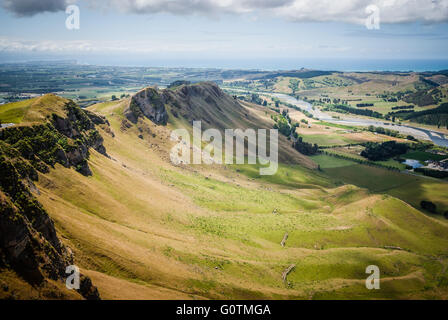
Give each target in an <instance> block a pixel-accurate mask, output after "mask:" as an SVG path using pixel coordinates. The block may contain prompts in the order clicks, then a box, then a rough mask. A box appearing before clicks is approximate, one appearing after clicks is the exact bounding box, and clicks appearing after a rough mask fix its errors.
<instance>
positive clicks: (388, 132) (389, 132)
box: [367, 126, 400, 137]
mask: <svg viewBox="0 0 448 320" xmlns="http://www.w3.org/2000/svg"><path fill="white" fill-rule="evenodd" d="M367 131H370V132H376V133H379V134H384V135H386V136H389V137H399V136H400V133H399V132H398V131H395V130H390V129H387V128H383V127H375V126H368V127H367Z"/></svg>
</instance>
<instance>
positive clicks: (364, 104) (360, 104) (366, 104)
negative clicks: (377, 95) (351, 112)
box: [356, 103, 374, 108]
mask: <svg viewBox="0 0 448 320" xmlns="http://www.w3.org/2000/svg"><path fill="white" fill-rule="evenodd" d="M356 106H357V107H358V108H364V107H373V106H374V104H373V103H358V104H357V105H356Z"/></svg>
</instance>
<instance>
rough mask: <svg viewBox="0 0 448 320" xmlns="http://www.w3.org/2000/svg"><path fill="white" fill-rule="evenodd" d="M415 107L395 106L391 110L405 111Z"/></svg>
mask: <svg viewBox="0 0 448 320" xmlns="http://www.w3.org/2000/svg"><path fill="white" fill-rule="evenodd" d="M414 108H415V106H413V105H412V104H411V105H409V106H396V107H392V110H405V109H414Z"/></svg>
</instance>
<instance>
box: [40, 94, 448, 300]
mask: <svg viewBox="0 0 448 320" xmlns="http://www.w3.org/2000/svg"><path fill="white" fill-rule="evenodd" d="M175 90H181V89H180V88H178V89H175ZM174 94H175V95H176V94H179V93H176V92H174ZM200 96H203V97H204V95H203V92H202V93H200ZM200 96H199V95H198V96H195V97H194V99H193V98H192V99H191V100H190V103H188V104H185V105H184V106H181V108H180V109H181V112H178V115H179V117H174V116H173V113H172V112H173V110H176V109H174V108H175V107H174V106H173V105H170V104H167V105H166V108H167V110H168V113H169V121H168V124H167V125H166V126H160V125H155V124H154V123H152V122H151V121H149V120H148V119H145V118H142V119H139V120H138V122H137V123H136V124H130V123H127V122H126V117H125V116H124V111H125V109H126V108H127V106H128V104H129V100H121V101H116V102H110V103H104V104H98V105H95V106H92V107H90V108H89V110H90V111H94V112H97V113H100V114H102V115H103V116H105V117H106V118H107V120H108V122H109V123H110V127H106V126H102V127H99V128H98V130H99V132H100V134H101V135H102V136H103V138H104V146H105V147H106V150H107V154H108V155H109V157H105V156H103V155H101V154H100V153H98V152H96V151H95V150H92V151H91V154H90V158H89V160H88V163H89V167H90V168H91V171H92V175H91V176H84V175H81V174H79V173H78V172H76V171H75V170H74V169H73V168H66V167H63V166H62V165H60V164H58V163H56V164H55V168H54V169H52V170H50V172H49V173H47V174H39V181H38V182H37V183H36V186H37V188H38V189H39V191H40V194H39V195H36V197H37V198H38V200H39V201H40V202H41V203H42V204H43V206H44V207H45V209H46V210H47V211H48V213H49V215H50V217H51V218H52V219H53V220H54V221H55V226H56V229H57V231H58V234H59V235H60V238H61V239H62V241H63V243H64V244H65V245H67V246H68V247H70V248H72V250H73V251H74V254H75V263H76V264H77V265H79V266H80V267H81V269H82V271H83V272H84V273H85V274H87V275H89V276H90V277H91V279H92V281H93V283H94V284H95V285H96V286H97V287H98V290H99V292H100V294H101V297H102V298H106V299H117V298H120V299H134V298H137V299H167V298H184V299H266V298H270V299H325V298H339V299H353V298H359V299H372V298H378V299H409V298H446V297H447V294H448V275H447V272H446V270H447V266H448V259H447V258H446V257H447V250H448V249H447V248H448V223H447V222H446V221H443V220H439V219H435V218H433V217H431V216H428V215H426V214H425V213H422V212H421V211H419V210H417V209H416V208H415V207H412V206H411V205H410V204H409V203H411V204H412V201H415V199H414V196H415V194H424V195H427V196H428V197H431V198H430V199H433V200H434V199H436V198H437V200H434V201H437V203H438V204H440V205H441V206H443V205H448V198H447V196H446V192H443V191H444V190H446V187H445V186H442V185H441V184H437V185H430V183H432V180H422V185H421V189H418V188H416V190H414V191H412V189H411V188H412V186H414V188H415V183H411V182H409V183H408V184H407V186H408V187H407V188H408V189H406V190H407V191H406V192H409V194H410V196H409V197H408V198H406V197H405V195H406V194H408V193H406V192H403V191H402V189H399V187H400V184H399V183H398V182H396V181H395V180H396V179H395V178H394V177H390V178H388V183H390V184H389V185H386V186H384V185H383V184H385V183H386V182H385V181H383V180H385V178H386V175H383V176H378V175H375V173H372V175H371V176H365V177H364V179H366V180H367V181H368V182H369V184H366V185H362V184H361V183H358V182H359V181H361V180H362V177H361V176H360V174H359V173H357V172H356V170H355V169H356V168H355V167H354V166H353V163H351V162H344V161H343V160H336V161H337V162H338V163H333V162H332V163H328V164H325V161H328V159H327V160H325V159H319V158H315V159H314V160H315V161H316V162H317V163H319V164H321V167H322V170H323V171H318V170H317V169H315V165H312V164H314V163H315V162H314V160H309V159H308V158H306V157H304V156H302V155H300V154H297V155H295V154H294V153H293V152H295V151H294V150H292V149H288V148H290V147H289V143H288V142H287V141H285V142H282V145H284V147H283V151H282V152H283V155H284V156H286V155H288V152H289V154H290V156H291V157H292V158H293V159H295V161H292V163H291V162H290V163H282V164H281V165H280V168H279V170H278V172H277V174H276V175H274V176H266V177H260V176H259V175H258V174H257V172H258V170H257V167H254V166H249V165H228V166H217V165H212V166H207V165H191V166H174V165H172V164H171V162H170V161H169V151H170V148H171V146H172V145H173V142H170V141H169V135H170V132H171V130H172V129H173V128H178V127H184V126H185V127H187V126H189V125H190V122H189V120H192V119H193V118H195V119H198V118H200V119H204V120H205V119H219V120H210V121H214V122H213V123H211V124H210V126H212V125H217V126H220V127H219V128H226V127H222V126H228V125H230V126H233V125H239V126H248V127H250V126H252V125H260V124H263V123H265V124H266V126H269V125H271V124H270V123H269V115H266V114H265V111H264V110H262V109H259V108H258V107H255V106H253V105H250V104H246V105H244V106H241V108H239V107H237V106H235V109H232V110H230V111H229V112H227V111H228V110H227V109H225V108H222V106H219V105H218V106H219V107H220V108H221V110H222V112H223V114H224V115H225V117H224V116H221V117H219V115H218V114H214V113H215V112H218V111H219V110H218V109H215V110H210V106H208V105H207V104H204V103H203V100H202V99H201V98H200ZM226 99H229V97H226V98H225V100H226ZM230 99H231V98H230ZM230 103H231V102H230V101H228V102H227V103H226V104H225V106H227V107H229V108H230ZM188 108H191V109H188ZM196 108H198V109H196ZM188 110H190V111H191V113H190V114H189V116H188V117H184V116H183V115H188V114H187V112H185V111H188ZM206 112H207V113H206ZM230 128H231V127H230ZM139 135H140V136H141V137H140V138H139V137H138V136H139ZM341 168H342V169H343V168H346V171H345V173H341V176H340V177H339V178H335V177H336V175H335V174H334V173H332V172H331V170H341ZM362 174H364V171H363V173H362ZM400 177H401V176H400ZM405 177H406V176H405ZM410 178H413V177H410ZM350 179H351V180H350ZM429 181H431V182H429ZM342 182H346V183H347V184H344V183H342ZM414 182H415V181H414ZM356 184H358V185H359V186H356ZM383 188H389V189H390V190H392V191H393V192H396V194H395V195H389V194H391V193H389V194H383ZM424 188H427V189H424ZM437 188H439V189H437ZM394 190H395V191H394ZM422 190H426V191H425V192H423V193H422ZM437 190H440V191H437ZM392 191H391V192H392ZM432 191H434V192H432ZM400 192H403V193H404V195H402V194H400ZM411 192H414V193H415V194H414V196H413V194H412V193H411ZM394 196H396V197H394ZM433 197H434V198H433ZM286 233H287V234H288V237H287V240H286V242H285V246H284V247H282V245H281V244H280V243H281V241H282V239H283V238H284V236H285V234H286ZM292 264H295V265H296V267H295V268H294V269H293V270H292V271H291V272H290V273H289V275H288V276H287V280H286V281H285V282H284V281H283V279H282V273H283V272H284V270H285V269H286V268H288V267H289V266H290V265H292ZM372 264H373V265H378V266H379V267H380V270H381V277H382V282H381V290H373V291H370V290H367V289H366V288H365V279H366V277H367V276H368V275H367V274H365V269H366V267H367V266H368V265H372Z"/></svg>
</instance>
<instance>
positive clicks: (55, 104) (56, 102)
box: [0, 94, 69, 124]
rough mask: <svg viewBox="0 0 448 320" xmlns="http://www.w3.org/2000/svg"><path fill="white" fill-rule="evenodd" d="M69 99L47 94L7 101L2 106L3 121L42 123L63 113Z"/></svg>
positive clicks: (0, 114) (0, 118)
mask: <svg viewBox="0 0 448 320" xmlns="http://www.w3.org/2000/svg"><path fill="white" fill-rule="evenodd" d="M68 102H69V100H67V99H64V98H61V97H58V96H55V95H53V94H46V95H44V96H42V97H38V98H33V99H29V100H23V101H19V102H13V103H7V104H4V105H1V106H0V120H1V122H2V123H15V124H20V123H41V122H43V121H45V120H46V119H47V118H50V116H51V115H52V114H57V115H59V116H61V115H62V109H63V106H64V105H65V104H66V103H68Z"/></svg>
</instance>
